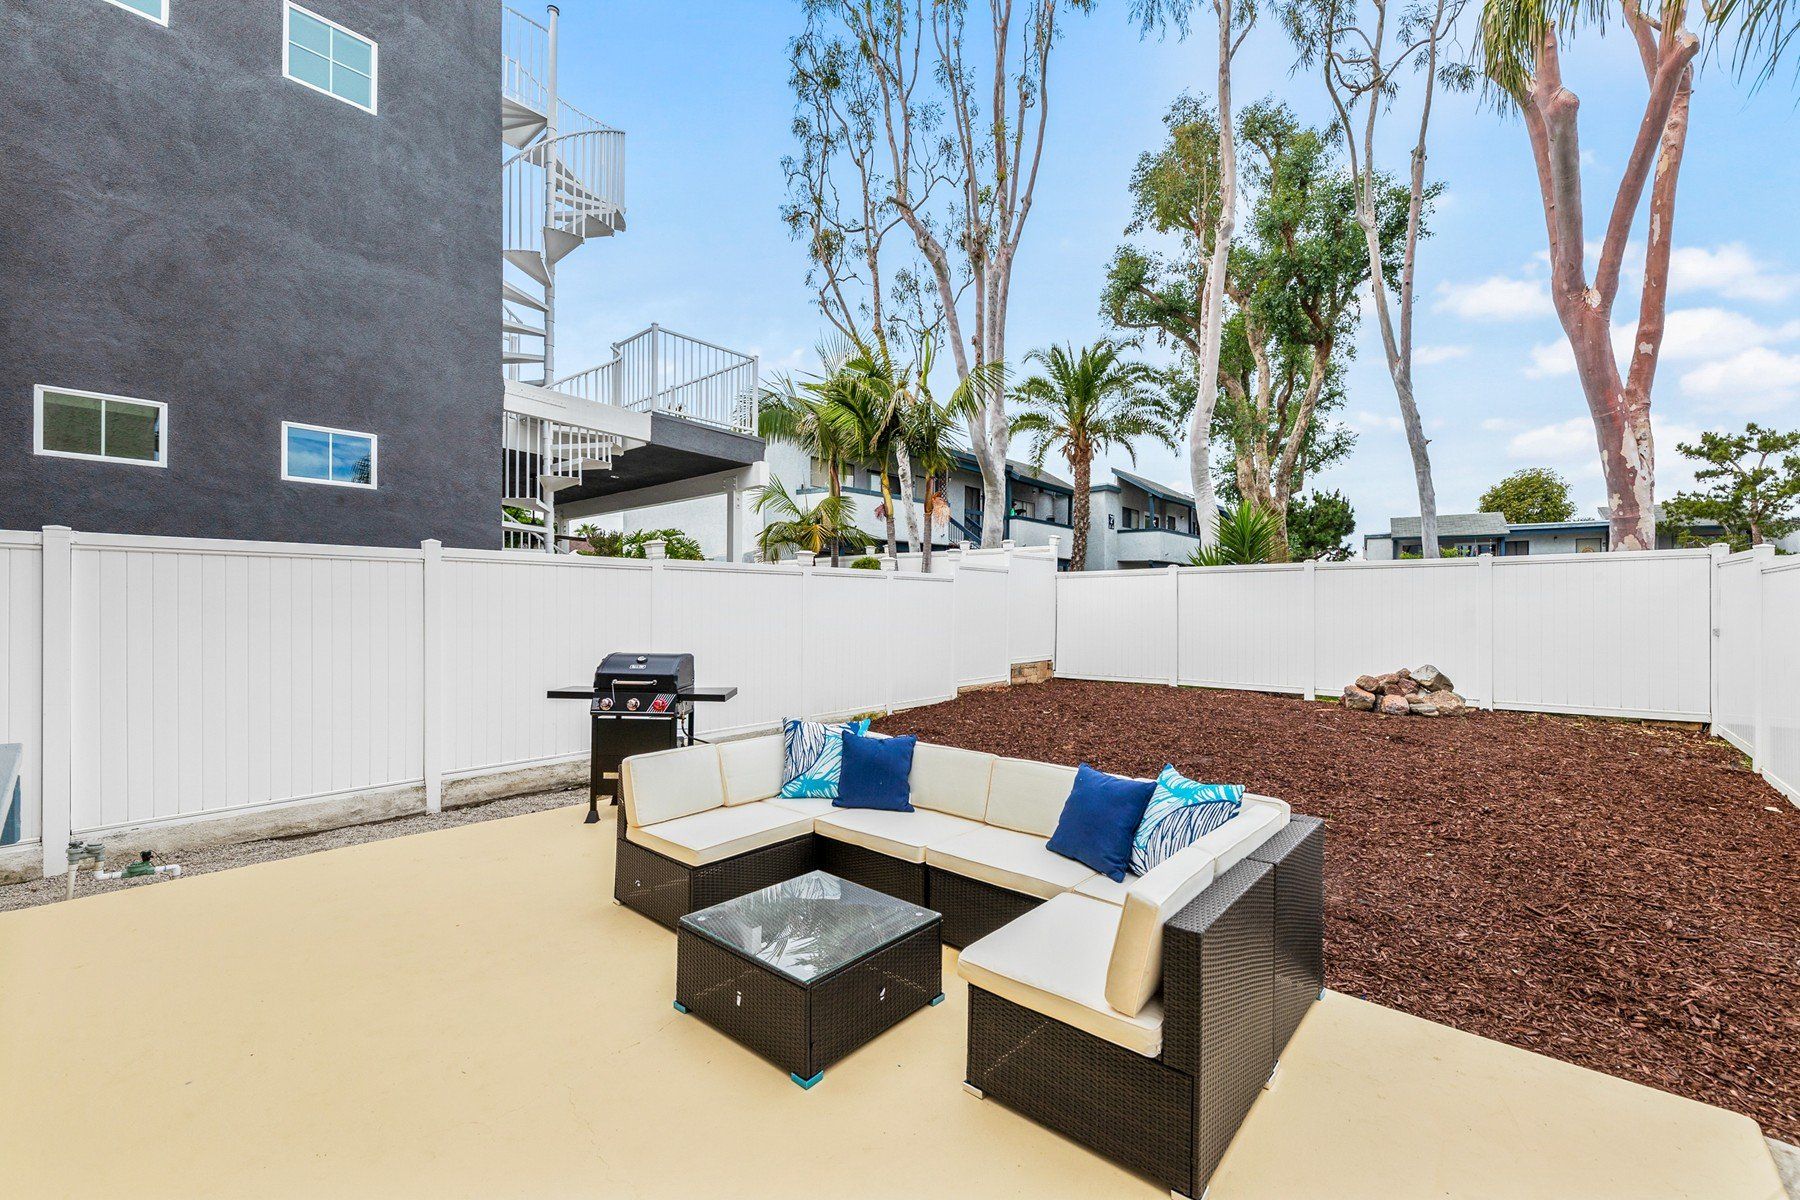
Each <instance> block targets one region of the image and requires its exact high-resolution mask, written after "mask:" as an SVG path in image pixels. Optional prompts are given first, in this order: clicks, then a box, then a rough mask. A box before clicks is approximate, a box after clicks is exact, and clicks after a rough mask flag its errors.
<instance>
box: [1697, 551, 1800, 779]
mask: <svg viewBox="0 0 1800 1200" xmlns="http://www.w3.org/2000/svg"><path fill="white" fill-rule="evenodd" d="M1751 553H1752V554H1754V555H1756V561H1755V562H1754V563H1752V564H1750V569H1751V571H1752V572H1753V574H1752V578H1754V579H1755V580H1756V615H1755V617H1754V618H1753V620H1754V621H1755V624H1754V625H1752V626H1751V628H1750V636H1751V637H1753V638H1755V639H1756V640H1757V641H1758V643H1761V641H1762V632H1763V627H1764V626H1763V613H1764V612H1765V611H1766V609H1767V605H1768V602H1769V598H1768V593H1767V590H1766V586H1767V585H1765V584H1764V583H1763V572H1764V571H1766V570H1768V569H1769V568H1770V567H1772V566H1774V565H1775V547H1773V546H1771V545H1768V544H1767V543H1764V544H1763V545H1760V546H1753V547H1751ZM1713 570H1714V571H1715V572H1717V570H1718V563H1717V561H1715V562H1714V563H1713ZM1714 618H1715V620H1716V619H1717V614H1714ZM1789 635H1790V636H1791V635H1792V631H1791V630H1790V631H1789ZM1713 647H1714V650H1715V651H1716V650H1717V648H1718V643H1717V642H1714V643H1713ZM1768 661H1769V656H1768V654H1767V653H1759V654H1758V655H1757V656H1756V679H1755V681H1754V682H1753V683H1752V685H1751V690H1750V695H1751V698H1752V700H1753V702H1754V703H1755V705H1756V708H1755V710H1754V711H1755V713H1756V718H1755V721H1754V723H1753V725H1752V728H1753V729H1755V731H1756V732H1755V734H1754V735H1753V738H1752V741H1751V753H1750V766H1751V768H1752V769H1753V770H1755V771H1756V772H1757V773H1758V774H1759V775H1760V774H1761V773H1762V770H1763V765H1764V764H1765V763H1767V762H1768V760H1769V738H1770V733H1769V705H1768V703H1767V697H1766V696H1765V695H1764V693H1765V691H1766V689H1765V688H1764V687H1763V672H1764V671H1765V670H1767V669H1768ZM1718 685H1719V673H1718V671H1717V670H1716V669H1715V670H1714V671H1713V687H1714V688H1715V689H1717V687H1718ZM1717 700H1718V697H1717V696H1716V695H1715V696H1714V704H1713V719H1714V720H1717V719H1718V715H1719V709H1718V703H1717Z"/></svg>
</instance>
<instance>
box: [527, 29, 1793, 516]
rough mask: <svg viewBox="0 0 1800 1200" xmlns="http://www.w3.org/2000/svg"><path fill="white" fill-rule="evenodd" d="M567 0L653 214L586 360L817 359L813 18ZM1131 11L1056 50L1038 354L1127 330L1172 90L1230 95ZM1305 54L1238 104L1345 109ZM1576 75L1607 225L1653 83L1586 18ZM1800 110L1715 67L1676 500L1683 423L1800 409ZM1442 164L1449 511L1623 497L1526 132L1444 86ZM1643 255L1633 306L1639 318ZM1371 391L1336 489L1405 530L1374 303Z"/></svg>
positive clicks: (1674, 459)
mask: <svg viewBox="0 0 1800 1200" xmlns="http://www.w3.org/2000/svg"><path fill="white" fill-rule="evenodd" d="M562 9H563V16H562V29H563V46H564V50H563V71H562V78H563V81H564V84H563V86H564V92H565V94H566V95H567V96H568V98H569V99H570V100H571V101H572V102H574V103H576V104H577V105H579V106H581V107H582V108H584V109H587V110H588V111H590V112H592V113H594V114H595V115H596V116H598V117H599V118H600V119H602V120H604V121H607V122H610V123H612V124H615V125H618V126H620V127H622V128H624V129H625V130H626V131H627V133H628V135H629V150H628V168H627V183H626V189H627V211H628V214H629V218H630V229H629V230H628V232H626V233H625V234H623V235H622V236H620V237H617V238H614V239H612V240H611V241H610V242H602V243H598V244H595V245H593V246H590V247H589V248H588V249H586V250H584V251H583V252H582V253H580V254H578V255H575V256H574V257H572V258H571V259H569V260H567V262H566V263H565V265H564V269H563V274H562V283H563V292H562V295H563V309H562V336H561V337H560V338H559V348H560V364H559V365H560V366H561V368H562V369H563V370H574V369H577V368H580V367H584V366H588V365H591V364H592V363H594V362H598V361H600V360H602V359H604V358H606V357H607V356H608V353H609V351H608V346H609V344H610V343H611V342H612V341H614V340H616V339H618V338H621V337H624V336H626V335H628V334H630V333H633V332H636V331H637V330H638V329H641V328H643V327H645V326H647V325H648V324H650V323H651V322H652V321H656V322H660V323H661V324H663V325H665V326H667V327H670V328H673V329H677V330H680V331H682V332H685V333H692V334H695V335H696V336H700V337H704V338H707V339H709V340H712V341H717V342H722V343H724V344H726V345H729V346H732V347H734V348H738V349H743V350H747V351H751V352H755V353H757V354H760V355H761V356H762V359H763V363H764V368H765V371H767V370H770V369H774V370H781V369H789V368H796V367H798V368H804V367H806V366H807V365H809V364H810V363H811V362H812V360H813V354H812V347H813V346H814V345H815V344H816V343H817V341H818V338H819V332H820V323H819V320H818V318H817V316H816V314H815V313H814V312H813V311H812V309H811V308H810V306H809V293H808V291H807V289H806V287H805V286H804V282H803V277H804V273H805V262H804V256H803V254H802V253H801V250H800V247H799V246H798V245H797V244H795V243H793V242H791V241H790V240H789V239H788V237H787V235H786V230H785V229H784V228H783V227H782V225H781V224H780V221H779V219H778V211H779V208H780V205H781V203H782V197H783V181H782V175H781V168H780V159H781V156H782V155H783V154H784V153H786V152H787V151H788V150H789V148H790V139H789V133H788V125H789V120H790V118H791V111H792V109H791V97H790V95H789V93H788V90H787V86H786V78H787V69H786V54H785V46H786V42H787V39H788V38H790V37H791V36H792V35H793V34H794V33H795V32H796V31H797V30H798V28H799V25H800V13H799V6H798V4H797V3H794V2H792V0H754V2H731V3H717V2H714V3H692V2H675V0H571V2H568V3H565V4H563V6H562ZM1126 13H1127V5H1126V4H1124V3H1123V2H1113V0H1101V2H1100V3H1099V4H1098V5H1096V10H1095V11H1094V12H1093V13H1092V14H1091V15H1089V16H1087V17H1076V18H1074V19H1072V20H1071V21H1069V23H1068V33H1067V36H1066V37H1065V39H1064V41H1063V43H1062V44H1061V46H1060V47H1059V48H1058V51H1057V58H1056V61H1055V65H1054V66H1053V68H1052V69H1053V72H1054V74H1055V78H1054V80H1053V89H1054V90H1053V93H1052V105H1053V116H1052V124H1051V129H1050V135H1049V146H1048V148H1047V150H1046V154H1045V161H1044V166H1043V171H1042V176H1041V179H1040V182H1039V186H1038V191H1037V200H1036V206H1035V208H1034V210H1033V213H1032V217H1031V222H1030V225H1029V226H1028V230H1027V233H1026V235H1025V242H1024V245H1023V247H1022V249H1021V251H1020V257H1019V262H1018V268H1017V273H1016V275H1015V280H1014V288H1013V295H1014V300H1013V306H1012V310H1011V314H1010V321H1009V334H1008V336H1009V341H1010V343H1011V344H1012V345H1013V346H1015V347H1018V348H1019V349H1020V350H1023V349H1025V348H1029V347H1033V346H1040V345H1044V344H1047V343H1050V342H1062V341H1073V342H1076V343H1081V342H1085V341H1089V340H1092V339H1094V338H1096V337H1099V336H1102V335H1104V334H1106V333H1107V332H1108V330H1107V326H1106V323H1105V322H1104V320H1103V319H1102V318H1101V317H1100V315H1099V313H1098V309H1097V297H1098V294H1099V289H1100V285H1101V281H1102V279H1103V276H1104V273H1105V267H1106V263H1107V261H1108V260H1109V258H1110V257H1111V255H1112V252H1113V249H1114V247H1115V246H1116V245H1117V244H1118V242H1119V240H1120V238H1121V236H1122V231H1123V228H1124V225H1125V223H1126V220H1127V219H1128V215H1129V207H1130V205H1129V197H1128V195H1127V189H1126V183H1127V179H1128V177H1129V174H1130V171H1131V167H1132V165H1133V163H1134V162H1135V160H1136V158H1137V155H1138V154H1139V153H1140V152H1141V151H1143V150H1145V149H1148V148H1150V147H1152V146H1154V145H1155V144H1157V142H1158V139H1159V135H1160V133H1161V125H1160V120H1161V116H1162V114H1163V112H1164V111H1165V110H1166V108H1167V106H1168V103H1169V101H1170V100H1171V99H1172V98H1173V97H1175V96H1176V95H1178V94H1179V93H1180V92H1182V91H1184V90H1195V91H1205V90H1207V89H1208V85H1209V81H1210V79H1211V77H1212V73H1213V70H1214V65H1213V60H1212V57H1211V54H1210V53H1209V51H1208V49H1207V47H1206V46H1205V45H1204V44H1202V43H1203V41H1204V39H1203V38H1202V39H1200V40H1196V41H1190V42H1188V43H1181V42H1178V41H1174V40H1168V41H1163V40H1158V39H1155V38H1151V39H1143V38H1141V37H1140V36H1139V35H1138V32H1137V31H1136V29H1135V28H1134V27H1133V26H1132V25H1131V24H1130V22H1129V21H1128V19H1127V15H1126ZM1291 68H1292V54H1291V51H1290V49H1289V46H1288V43H1287V42H1286V40H1285V39H1284V38H1283V37H1282V35H1281V34H1280V32H1279V30H1278V29H1276V28H1275V26H1274V25H1273V23H1272V22H1267V21H1265V23H1264V24H1263V26H1262V27H1260V28H1258V29H1256V30H1255V31H1254V32H1252V34H1251V35H1250V39H1249V41H1248V43H1247V44H1246V46H1245V49H1244V51H1243V53H1242V54H1241V56H1240V60H1239V64H1238V70H1237V74H1236V79H1237V82H1236V85H1235V86H1236V92H1237V97H1238V100H1239V103H1240V104H1242V103H1247V102H1249V101H1250V100H1253V99H1255V98H1257V97H1260V96H1264V95H1276V96H1279V97H1280V98H1281V99H1283V100H1285V101H1286V102H1287V103H1288V104H1290V105H1291V106H1292V107H1293V108H1294V109H1295V110H1296V111H1297V112H1299V113H1300V114H1301V115H1302V116H1303V117H1304V118H1306V119H1308V120H1310V121H1313V122H1315V123H1320V124H1322V123H1323V122H1324V121H1325V119H1326V117H1327V113H1328V109H1327V105H1326V102H1325V97H1324V95H1323V91H1322V89H1321V88H1320V86H1319V84H1318V82H1317V80H1316V78H1315V77H1313V76H1311V75H1295V74H1293V72H1292V69H1291ZM1566 79H1567V81H1568V83H1569V85H1570V86H1571V88H1573V89H1574V90H1575V91H1576V92H1577V94H1579V95H1580V96H1581V98H1582V131H1581V132H1582V146H1583V161H1584V180H1585V183H1586V186H1587V188H1588V195H1587V198H1586V205H1587V209H1588V217H1589V229H1590V237H1591V238H1592V239H1594V240H1596V241H1597V240H1598V237H1599V234H1600V232H1601V229H1600V224H1601V222H1602V221H1603V220H1604V214H1605V212H1606V211H1607V210H1608V209H1609V208H1610V205H1611V198H1612V189H1613V188H1614V186H1615V185H1616V180H1617V175H1618V171H1619V170H1620V168H1621V166H1622V164H1623V159H1624V155H1625V152H1626V150H1627V148H1628V146H1629V143H1630V139H1631V137H1632V135H1633V133H1634V131H1635V129H1636V124H1637V121H1638V119H1639V116H1640V115H1641V113H1642V97H1643V90H1644V85H1643V77H1642V73H1641V70H1640V68H1639V67H1638V65H1637V59H1636V55H1635V52H1634V51H1633V50H1632V48H1631V46H1630V45H1629V43H1628V41H1627V39H1626V38H1625V37H1624V36H1623V34H1622V31H1618V30H1614V31H1613V33H1612V34H1611V36H1606V37H1602V36H1600V35H1599V34H1597V33H1594V34H1588V35H1584V36H1583V38H1582V39H1581V40H1580V42H1579V43H1578V44H1577V46H1576V48H1575V50H1574V51H1573V52H1572V53H1571V54H1569V55H1568V57H1567V63H1566ZM1795 103H1796V101H1795V93H1794V90H1793V86H1792V84H1791V82H1790V80H1789V77H1788V76H1787V75H1785V74H1782V75H1778V77H1777V79H1776V81H1775V82H1774V83H1772V84H1771V85H1770V86H1768V87H1766V88H1764V89H1763V90H1762V91H1761V92H1755V91H1753V90H1751V89H1750V88H1749V87H1748V86H1747V85H1743V84H1740V83H1738V82H1736V81H1735V80H1734V79H1732V78H1731V76H1730V74H1729V72H1728V71H1727V70H1726V69H1723V68H1721V67H1718V66H1716V65H1709V66H1708V67H1707V68H1706V69H1705V70H1704V71H1703V72H1702V74H1701V77H1700V80H1699V84H1698V87H1697V90H1696V96H1695V101H1694V108H1693V120H1692V131H1691V134H1690V137H1689V143H1688V149H1687V155H1686V160H1685V164H1684V166H1683V169H1682V175H1681V192H1680V200H1679V207H1678V211H1677V216H1676V246H1677V250H1676V254H1677V261H1676V271H1675V276H1674V291H1673V295H1672V297H1671V303H1670V310H1671V317H1670V330H1669V337H1668V340H1667V342H1666V344H1665V348H1664V352H1663V365H1662V368H1661V371H1660V374H1659V377H1658V383H1657V391H1656V402H1655V403H1656V407H1655V413H1656V422H1657V424H1656V428H1657V437H1658V446H1659V463H1660V475H1661V479H1662V485H1661V486H1660V487H1659V495H1669V494H1672V493H1673V490H1674V489H1675V488H1677V487H1679V486H1682V485H1684V484H1686V483H1687V482H1688V481H1689V479H1690V478H1691V476H1690V475H1689V473H1688V471H1687V469H1686V468H1685V466H1684V465H1683V464H1682V463H1681V462H1680V460H1679V456H1678V455H1677V454H1676V453H1675V450H1674V443H1675V442H1676V441H1678V440H1683V439H1688V438H1692V437H1693V436H1695V434H1696V432H1697V431H1698V430H1700V429H1703V428H1720V427H1740V426H1741V425H1742V424H1743V422H1744V421H1746V420H1750V419H1755V420H1759V421H1762V422H1764V423H1773V424H1776V425H1778V426H1781V427H1784V428H1792V427H1794V426H1796V425H1797V424H1800V249H1796V248H1795V243H1794V239H1793V236H1792V230H1793V221H1794V218H1795V214H1796V212H1800V206H1796V204H1795V202H1794V199H1793V198H1794V196H1795V195H1796V194H1800V154H1796V153H1795V151H1796V149H1797V148H1800V145H1797V143H1800V138H1797V137H1796V132H1795V131H1796V129H1797V128H1800V122H1797V121H1796V110H1795ZM1401 111H1402V114H1404V112H1405V102H1404V100H1403V102H1402V110H1401ZM1408 123H1409V122H1408V121H1407V120H1406V118H1405V116H1404V115H1402V116H1400V117H1399V118H1397V119H1396V120H1395V121H1394V122H1393V123H1392V125H1391V128H1392V129H1393V131H1394V133H1395V134H1396V135H1397V136H1395V137H1394V138H1392V139H1391V140H1390V141H1389V143H1388V144H1387V145H1386V146H1385V147H1384V148H1383V150H1382V152H1381V153H1382V155H1383V158H1384V161H1385V162H1386V163H1387V164H1388V165H1389V166H1390V167H1392V168H1393V169H1396V170H1398V169H1400V168H1401V167H1402V166H1403V164H1404V156H1405V153H1406V150H1407V145H1406V144H1405V137H1406V134H1405V133H1404V132H1403V130H1404V128H1405V126H1406V125H1407V124H1408ZM1429 171H1430V175H1431V177H1432V178H1434V179H1438V180H1442V181H1443V182H1444V184H1445V186H1446V192H1445V195H1444V198H1443V201H1442V202H1441V204H1440V205H1439V210H1438V213H1437V215H1436V217H1435V219H1434V222H1433V226H1434V234H1433V236H1432V237H1431V238H1430V239H1429V240H1428V241H1427V242H1426V243H1425V246H1424V248H1423V250H1422V252H1421V265H1420V273H1419V280H1420V283H1419V288H1420V295H1421V303H1420V309H1419V318H1418V335H1417V340H1418V342H1419V345H1420V347H1421V349H1420V354H1419V365H1418V366H1417V368H1416V374H1417V388H1418V395H1419V403H1420V408H1421V411H1422V413H1423V415H1424V418H1425V421H1426V425H1427V430H1428V433H1429V435H1430V436H1431V437H1432V439H1433V443H1432V453H1433V461H1434V467H1435V475H1436V480H1437V489H1438V497H1439V508H1440V511H1444V512H1453V511H1467V510H1470V509H1472V508H1473V507H1474V505H1475V500H1476V498H1477V497H1478V496H1479V495H1480V493H1481V492H1482V490H1483V489H1484V488H1485V487H1486V486H1487V485H1488V484H1490V483H1492V482H1493V481H1494V480H1496V479H1498V478H1500V477H1501V476H1502V475H1504V474H1506V473H1507V472H1509V471H1511V470H1514V469H1516V468H1518V467H1522V466H1537V465H1542V466H1551V467H1554V468H1556V469H1558V470H1560V471H1562V472H1563V473H1564V474H1565V475H1566V476H1567V477H1568V478H1569V479H1570V481H1571V482H1572V483H1573V484H1574V489H1575V498H1576V500H1577V503H1578V504H1579V505H1580V506H1581V507H1582V509H1583V511H1592V509H1593V506H1595V505H1597V504H1598V503H1600V501H1601V500H1602V499H1603V497H1604V489H1603V488H1602V486H1601V483H1600V477H1599V470H1598V463H1597V455H1596V451H1595V449H1594V442H1593V433H1592V425H1591V423H1590V422H1589V420H1588V416H1587V408H1586V405H1585V403H1584V402H1583V399H1582V396H1581V391H1580V388H1579V386H1578V385H1577V383H1576V381H1575V378H1574V375H1573V368H1572V364H1571V363H1570V361H1569V359H1568V356H1567V352H1566V349H1564V347H1563V343H1562V331H1561V327H1560V326H1559V325H1558V324H1557V321H1556V318H1555V316H1554V314H1553V312H1552V311H1551V309H1550V302H1549V294H1548V291H1547V289H1546V287H1545V282H1544V281H1545V277H1546V273H1547V268H1546V264H1545V261H1544V244H1545V242H1544V222H1543V216H1542V210H1541V207H1540V205H1539V202H1538V198H1537V185H1536V182H1535V176H1534V173H1533V171H1532V167H1531V159H1530V154H1529V147H1528V145H1527V141H1526V136H1525V131H1524V129H1523V127H1522V126H1521V125H1520V124H1519V122H1518V121H1517V120H1516V119H1515V118H1511V117H1507V116H1503V115H1501V114H1499V113H1496V112H1495V111H1494V110H1493V109H1492V108H1490V107H1486V106H1484V105H1482V104H1481V103H1479V101H1478V99H1477V98H1476V97H1473V96H1466V95H1465V96H1456V95H1452V96H1448V97H1442V96H1441V97H1440V102H1439V108H1438V109H1437V115H1436V117H1435V120H1434V128H1433V139H1432V147H1431V159H1430V166H1429ZM1629 271H1630V268H1629V264H1628V276H1627V279H1626V282H1625V286H1624V289H1623V290H1622V293H1621V302H1620V305H1619V308H1618V311H1617V312H1616V314H1615V316H1616V317H1617V318H1619V319H1620V320H1626V319H1629V318H1630V317H1631V316H1632V315H1633V309H1634V308H1635V301H1634V300H1633V299H1631V298H1630V297H1633V296H1634V295H1635V283H1636V277H1635V275H1634V274H1631V273H1629ZM1621 336H1622V337H1624V338H1627V339H1628V338H1629V333H1628V332H1624V333H1622V334H1621ZM1348 393H1349V400H1348V403H1347V405H1346V408H1345V411H1344V413H1343V414H1342V417H1343V419H1344V420H1345V421H1346V423H1348V424H1350V425H1351V426H1352V427H1353V428H1355V429H1356V430H1357V432H1358V434H1359V442H1358V445H1357V448H1356V451H1355V452H1354V453H1353V454H1352V455H1351V457H1350V458H1349V459H1348V460H1347V461H1346V462H1344V463H1343V464H1341V465H1339V466H1337V467H1335V468H1334V469H1332V470H1331V471H1330V472H1328V473H1326V474H1325V475H1324V476H1322V477H1321V478H1320V479H1319V480H1318V482H1319V483H1320V484H1322V485H1323V486H1326V487H1336V488H1340V489H1342V490H1343V491H1344V492H1345V494H1346V495H1348V496H1349V497H1350V499H1351V500H1352V502H1353V503H1354V504H1355V507H1356V512H1357V519H1358V526H1359V529H1360V530H1361V531H1379V530H1385V529H1386V521H1387V518H1388V517H1389V516H1390V515H1395V514H1407V513H1416V512H1417V511H1418V509H1417V496H1416V493H1415V492H1414V490H1413V484H1412V471H1411V465H1410V460H1409V459H1408V456H1407V453H1406V445H1405V441H1404V438H1403V437H1402V435H1401V433H1400V431H1399V421H1398V414H1397V408H1396V405H1395V401H1394V396H1393V390H1392V387H1391V384H1390V383H1389V381H1388V378H1387V373H1386V371H1385V369H1384V368H1383V366H1382V364H1381V361H1380V355H1379V349H1378V343H1377V340H1376V337H1375V331H1374V328H1373V318H1372V316H1371V317H1370V318H1369V319H1368V320H1366V321H1365V322H1364V331H1363V336H1362V338H1361V339H1360V343H1359V353H1358V357H1357V360H1356V362H1355V364H1354V365H1353V367H1352V368H1351V371H1350V375H1349V380H1348ZM1021 449H1022V448H1021V447H1015V453H1018V452H1019V451H1020V450H1021ZM1119 462H1120V464H1121V465H1123V464H1124V460H1123V459H1119ZM1184 462H1185V460H1184V459H1180V458H1178V457H1177V456H1176V455H1172V454H1170V453H1168V452H1167V451H1166V450H1164V449H1162V448H1160V447H1155V446H1146V447H1143V448H1141V449H1140V452H1139V467H1140V469H1141V470H1142V471H1143V472H1144V473H1146V474H1148V475H1151V476H1153V477H1155V478H1158V479H1162V480H1165V481H1167V482H1170V483H1174V484H1177V485H1179V486H1182V487H1186V486H1187V479H1186V469H1185V466H1184V465H1183V464H1184ZM1048 465H1050V466H1051V467H1052V469H1062V468H1061V464H1059V463H1057V462H1055V460H1052V461H1051V463H1050V464H1048ZM1359 544H1360V543H1359Z"/></svg>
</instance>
